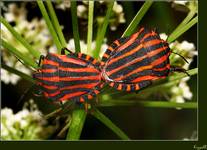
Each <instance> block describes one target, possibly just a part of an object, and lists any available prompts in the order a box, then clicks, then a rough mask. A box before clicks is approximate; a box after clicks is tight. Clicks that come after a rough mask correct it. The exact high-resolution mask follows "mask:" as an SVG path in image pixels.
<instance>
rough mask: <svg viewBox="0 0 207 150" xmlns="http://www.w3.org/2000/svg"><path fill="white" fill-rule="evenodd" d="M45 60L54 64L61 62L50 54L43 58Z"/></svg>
mask: <svg viewBox="0 0 207 150" xmlns="http://www.w3.org/2000/svg"><path fill="white" fill-rule="evenodd" d="M45 59H47V60H51V61H54V62H57V63H59V62H61V61H62V60H61V59H59V58H58V57H57V56H54V55H52V54H50V53H48V54H47V56H46V57H45Z"/></svg>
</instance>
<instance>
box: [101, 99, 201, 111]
mask: <svg viewBox="0 0 207 150" xmlns="http://www.w3.org/2000/svg"><path fill="white" fill-rule="evenodd" d="M134 105H142V106H144V107H158V108H185V109H197V107H198V103H197V102H186V103H175V102H165V101H139V100H133V101H132V100H117V99H114V100H113V99H111V100H108V101H100V103H99V105H98V106H100V107H113V106H134Z"/></svg>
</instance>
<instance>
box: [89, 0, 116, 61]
mask: <svg viewBox="0 0 207 150" xmlns="http://www.w3.org/2000/svg"><path fill="white" fill-rule="evenodd" d="M113 5H114V0H113V2H110V3H109V4H108V9H107V12H106V17H105V18H104V21H103V25H102V28H101V30H100V33H99V34H98V37H97V40H96V49H95V51H94V52H93V56H94V58H98V57H99V53H100V50H101V45H102V43H103V39H104V36H105V33H106V29H107V26H108V24H109V18H110V16H111V12H112V8H113Z"/></svg>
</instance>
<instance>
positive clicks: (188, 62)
mask: <svg viewBox="0 0 207 150" xmlns="http://www.w3.org/2000/svg"><path fill="white" fill-rule="evenodd" d="M171 53H173V54H176V55H178V56H180V57H181V58H182V59H183V60H184V61H185V62H186V63H188V64H189V62H188V61H187V60H186V59H185V57H184V56H182V55H180V54H179V53H176V52H173V51H171Z"/></svg>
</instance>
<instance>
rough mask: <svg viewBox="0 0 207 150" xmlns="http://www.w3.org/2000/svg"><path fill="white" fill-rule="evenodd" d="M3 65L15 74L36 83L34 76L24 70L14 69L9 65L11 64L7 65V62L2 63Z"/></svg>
mask: <svg viewBox="0 0 207 150" xmlns="http://www.w3.org/2000/svg"><path fill="white" fill-rule="evenodd" d="M1 67H2V68H4V69H5V70H7V71H9V72H11V73H14V74H16V75H18V76H20V77H21V78H23V79H25V80H27V81H29V82H32V83H35V80H34V79H33V78H32V77H30V76H29V75H27V74H25V73H23V72H21V71H19V70H16V69H14V68H12V67H9V66H7V65H5V64H1Z"/></svg>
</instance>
